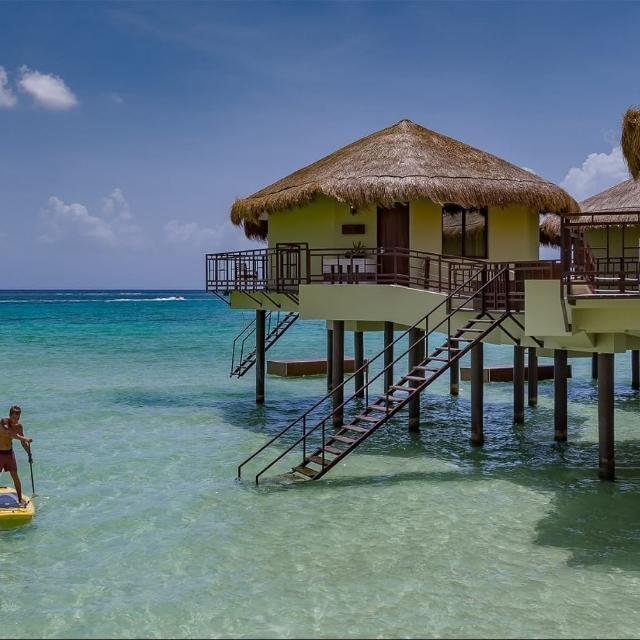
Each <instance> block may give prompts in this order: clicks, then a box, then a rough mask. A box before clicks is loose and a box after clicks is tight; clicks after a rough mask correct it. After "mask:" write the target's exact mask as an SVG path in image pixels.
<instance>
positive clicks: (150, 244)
mask: <svg viewBox="0 0 640 640" xmlns="http://www.w3.org/2000/svg"><path fill="white" fill-rule="evenodd" d="M639 24H640V3H635V2H625V3H619V4H618V3H612V2H608V3H602V4H600V3H595V2H594V3H587V2H581V3H569V2H565V3H560V2H558V3H549V4H547V3H542V2H535V3H533V2H532V3H524V2H512V3H489V2H480V3H475V4H466V3H462V2H456V3H426V2H425V3H402V2H392V3H383V2H376V3H365V2H357V3H355V2H354V3H349V2H335V3H315V2H295V3H288V2H277V3H270V2H259V3H243V2H225V3H213V2H209V3H188V2H180V3H169V2H163V3H148V4H147V3H143V2H136V3H126V2H120V3H115V2H114V3H105V4H102V3H99V2H91V3H71V2H67V3H42V4H41V3H37V2H28V3H10V2H9V3H7V2H5V3H0V242H1V243H2V246H3V256H2V257H3V263H4V264H3V265H2V269H1V270H0V288H72V287H77V288H125V287H132V288H137V287H140V288H141V287H147V288H201V287H202V286H203V254H204V252H205V251H223V250H232V249H235V248H240V247H246V246H251V243H249V242H248V241H246V240H245V239H244V238H243V236H242V233H241V231H240V230H238V229H235V228H233V227H231V225H230V224H229V222H228V211H229V207H230V205H231V203H232V202H233V200H234V199H235V198H236V197H238V196H243V195H248V194H250V193H252V192H254V191H256V190H258V189H259V188H261V187H262V186H265V185H266V184H269V183H271V182H273V181H274V180H276V179H278V178H280V177H282V176H284V175H286V174H287V173H290V172H291V171H293V170H295V169H297V168H299V167H301V166H303V165H305V164H308V163H310V162H312V161H314V160H317V159H318V158H320V157H322V156H323V155H326V154H327V153H329V152H331V151H333V150H335V149H336V148H338V147H340V146H343V145H344V144H347V143H348V142H351V141H353V140H355V139H357V138H359V137H361V136H363V135H366V134H368V133H371V132H373V131H376V130H378V129H381V128H383V127H385V126H388V125H390V124H393V123H395V122H397V121H398V120H400V119H402V118H410V119H412V120H414V121H416V122H418V123H420V124H422V125H424V126H426V127H428V128H431V129H435V130H437V131H440V132H442V133H445V134H447V135H450V136H452V137H455V138H458V139H460V140H462V141H464V142H467V143H469V144H471V145H473V146H476V147H479V148H481V149H484V150H486V151H490V152H492V153H495V154H497V155H499V156H501V157H503V158H505V159H507V160H509V161H511V162H513V163H515V164H518V165H520V166H525V167H528V168H530V169H532V170H533V171H535V172H536V173H538V174H540V175H543V176H545V177H547V178H549V179H551V180H553V181H555V182H557V183H558V184H562V185H563V186H565V187H566V188H567V189H568V190H570V191H571V192H572V193H573V194H574V195H575V196H576V197H577V198H579V199H581V198H583V197H586V196H587V195H590V194H592V193H595V192H597V191H600V190H601V189H603V188H604V187H606V186H609V185H611V184H614V183H616V182H619V181H620V180H622V179H624V178H625V177H626V171H625V168H624V164H623V161H622V157H621V154H620V152H619V149H618V148H617V146H618V142H617V141H618V138H619V127H620V119H621V117H622V114H623V112H624V110H625V109H626V108H627V107H628V106H629V105H631V104H637V103H640V66H638V47H637V43H638V35H637V33H638V32H637V25H639Z"/></svg>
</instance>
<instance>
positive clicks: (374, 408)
mask: <svg viewBox="0 0 640 640" xmlns="http://www.w3.org/2000/svg"><path fill="white" fill-rule="evenodd" d="M367 409H370V410H371V411H379V412H380V413H387V412H388V411H390V410H391V408H390V407H387V406H385V405H382V404H370V405H369V406H368V407H367Z"/></svg>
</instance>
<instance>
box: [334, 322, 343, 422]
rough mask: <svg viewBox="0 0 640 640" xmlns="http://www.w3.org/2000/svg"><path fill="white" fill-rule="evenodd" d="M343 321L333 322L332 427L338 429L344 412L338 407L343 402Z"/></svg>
mask: <svg viewBox="0 0 640 640" xmlns="http://www.w3.org/2000/svg"><path fill="white" fill-rule="evenodd" d="M343 381H344V320H334V321H333V376H332V381H331V383H332V385H333V386H332V390H333V409H334V411H335V413H334V414H333V426H334V427H336V428H338V427H341V426H342V424H343V418H344V411H343V409H338V407H339V406H340V405H341V404H342V403H343V402H344V387H341V386H340V385H341V384H342V383H343Z"/></svg>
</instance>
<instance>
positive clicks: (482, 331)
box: [456, 329, 486, 340]
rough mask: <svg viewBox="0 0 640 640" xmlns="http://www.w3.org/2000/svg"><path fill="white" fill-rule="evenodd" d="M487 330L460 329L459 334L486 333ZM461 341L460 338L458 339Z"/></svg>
mask: <svg viewBox="0 0 640 640" xmlns="http://www.w3.org/2000/svg"><path fill="white" fill-rule="evenodd" d="M485 331H486V329H458V333H484V332H485ZM456 340H460V338H456Z"/></svg>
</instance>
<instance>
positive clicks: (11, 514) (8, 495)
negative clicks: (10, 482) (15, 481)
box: [0, 487, 36, 529]
mask: <svg viewBox="0 0 640 640" xmlns="http://www.w3.org/2000/svg"><path fill="white" fill-rule="evenodd" d="M22 499H23V500H24V501H25V502H26V503H27V505H26V506H25V507H21V506H20V505H19V504H18V494H17V493H16V490H15V489H13V488H11V487H0V529H13V528H14V527H21V526H22V525H24V524H29V523H30V522H31V520H32V519H33V516H34V515H35V514H36V507H35V505H34V504H33V500H31V498H29V497H28V496H25V495H24V494H23V495H22Z"/></svg>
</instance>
